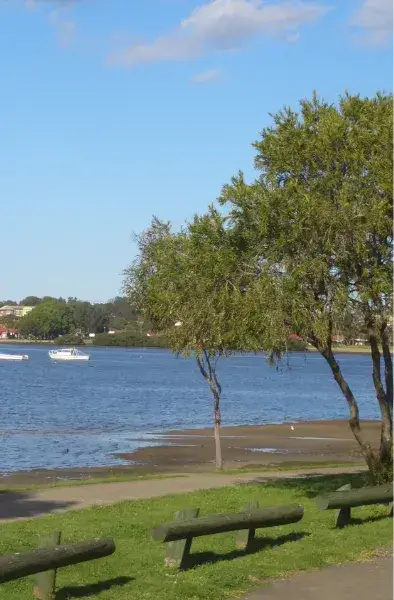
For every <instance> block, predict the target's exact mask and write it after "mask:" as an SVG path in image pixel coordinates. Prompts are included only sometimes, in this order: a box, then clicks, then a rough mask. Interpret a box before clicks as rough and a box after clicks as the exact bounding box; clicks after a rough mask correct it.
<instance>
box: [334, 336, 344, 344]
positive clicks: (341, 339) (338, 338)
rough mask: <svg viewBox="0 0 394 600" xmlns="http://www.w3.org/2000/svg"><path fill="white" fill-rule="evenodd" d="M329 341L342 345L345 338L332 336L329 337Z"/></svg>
mask: <svg viewBox="0 0 394 600" xmlns="http://www.w3.org/2000/svg"><path fill="white" fill-rule="evenodd" d="M331 341H332V343H333V344H343V343H344V341H345V336H344V335H333V336H332V337H331Z"/></svg>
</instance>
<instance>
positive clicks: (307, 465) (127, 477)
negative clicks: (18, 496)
mask: <svg viewBox="0 0 394 600" xmlns="http://www.w3.org/2000/svg"><path fill="white" fill-rule="evenodd" d="M347 467H359V468H362V467H365V463H363V462H360V463H356V462H343V463H341V462H330V461H319V462H302V461H289V462H285V463H278V464H269V465H256V466H254V465H246V466H245V467H238V468H236V469H222V470H217V469H213V470H211V471H202V472H201V474H202V475H240V474H242V475H247V474H248V473H269V472H278V473H287V472H291V471H301V470H307V471H312V470H313V469H324V468H326V469H328V468H332V469H333V468H338V469H339V468H347ZM198 474H200V473H198ZM189 476H190V474H189V473H157V474H154V473H152V474H147V475H134V474H132V473H130V474H127V473H122V474H119V475H117V474H113V475H108V476H106V477H94V476H92V477H91V479H73V480H69V481H53V482H50V483H31V484H25V485H24V484H14V485H5V486H0V491H3V492H6V491H15V490H17V491H18V490H19V491H25V490H45V489H51V488H62V487H73V486H80V485H95V484H98V483H101V484H103V483H122V482H128V481H150V480H155V479H168V478H174V479H179V478H181V477H189Z"/></svg>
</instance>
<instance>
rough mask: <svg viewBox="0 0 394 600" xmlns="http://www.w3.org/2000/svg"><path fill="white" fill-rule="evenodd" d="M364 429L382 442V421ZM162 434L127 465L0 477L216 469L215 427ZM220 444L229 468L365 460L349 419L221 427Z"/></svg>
mask: <svg viewBox="0 0 394 600" xmlns="http://www.w3.org/2000/svg"><path fill="white" fill-rule="evenodd" d="M362 429H363V431H364V432H365V434H366V435H367V436H368V438H369V440H370V441H371V442H372V444H378V442H379V438H380V427H379V422H378V421H364V422H362ZM159 437H160V440H161V441H162V444H163V445H157V446H150V447H145V448H140V449H138V450H136V451H135V452H130V453H125V454H121V455H119V456H120V457H121V458H123V459H124V460H127V461H129V465H124V466H114V467H81V468H77V469H76V468H74V469H59V470H56V471H55V470H45V469H40V470H33V471H22V472H19V473H14V474H12V475H9V476H4V477H0V484H3V485H7V486H14V485H16V486H20V485H31V484H39V485H41V484H53V483H61V482H62V481H70V480H82V481H84V480H90V479H94V478H106V477H110V476H130V475H152V474H163V473H166V474H174V473H180V474H182V473H199V472H207V471H212V469H213V467H214V454H215V449H214V440H213V432H212V430H209V429H192V430H185V431H167V432H163V433H162V434H161V436H159ZM156 442H157V440H156ZM222 445H223V456H224V459H225V467H226V468H228V469H240V470H242V469H244V470H245V469H248V468H257V467H260V466H261V468H266V467H271V466H272V467H280V466H281V465H287V466H289V465H292V466H294V467H297V466H299V467H301V466H302V465H303V464H304V465H305V463H307V464H312V463H319V465H322V464H323V463H325V462H327V463H328V464H330V465H332V464H334V463H340V464H343V463H349V464H352V463H355V462H360V460H362V457H361V455H360V451H359V447H358V444H357V442H356V441H355V440H354V438H353V436H352V433H351V431H350V429H349V425H348V423H347V421H311V422H301V423H294V424H290V423H286V424H282V425H253V426H241V427H223V428H222Z"/></svg>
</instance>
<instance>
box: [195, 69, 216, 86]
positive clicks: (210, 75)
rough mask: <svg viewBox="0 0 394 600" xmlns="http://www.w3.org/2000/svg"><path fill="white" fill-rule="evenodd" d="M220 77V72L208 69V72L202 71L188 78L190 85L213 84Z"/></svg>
mask: <svg viewBox="0 0 394 600" xmlns="http://www.w3.org/2000/svg"><path fill="white" fill-rule="evenodd" d="M220 77H221V72H220V71H218V69H210V70H208V71H203V72H202V73H197V74H196V75H193V77H191V78H190V81H191V82H192V83H199V84H203V83H213V82H214V81H217V80H218V79H220Z"/></svg>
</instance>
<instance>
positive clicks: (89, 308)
mask: <svg viewBox="0 0 394 600" xmlns="http://www.w3.org/2000/svg"><path fill="white" fill-rule="evenodd" d="M2 306H14V307H15V306H18V303H17V302H15V301H13V300H6V301H2V302H0V308H1V307H2ZM19 306H33V307H34V308H33V310H31V311H30V312H29V313H28V314H26V315H25V316H23V317H20V318H18V317H15V316H13V315H5V316H3V317H0V322H1V323H2V324H3V325H5V326H6V327H8V328H12V329H15V330H17V332H18V335H19V336H20V337H23V338H33V339H36V340H57V341H59V343H63V344H83V343H85V342H86V340H87V339H89V334H95V338H94V340H93V343H94V344H95V345H106V346H110V345H111V346H114V345H115V346H145V345H146V346H148V345H150V346H163V345H164V342H163V340H161V339H160V338H158V337H154V338H152V339H150V338H149V337H148V336H147V333H148V331H149V328H150V324H149V323H148V322H146V321H145V322H144V321H142V320H141V319H140V318H139V315H138V312H137V311H136V310H135V309H134V308H133V307H132V306H131V305H130V302H129V301H128V300H126V299H125V298H123V297H120V296H117V297H116V298H114V299H113V300H109V301H108V302H105V303H91V302H86V301H83V300H79V299H78V298H75V297H70V298H67V299H65V298H54V297H50V296H45V297H43V298H39V297H37V296H27V297H26V298H24V299H23V300H22V301H21V302H20V303H19ZM109 331H115V334H112V335H110V334H109V333H108V332H109Z"/></svg>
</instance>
